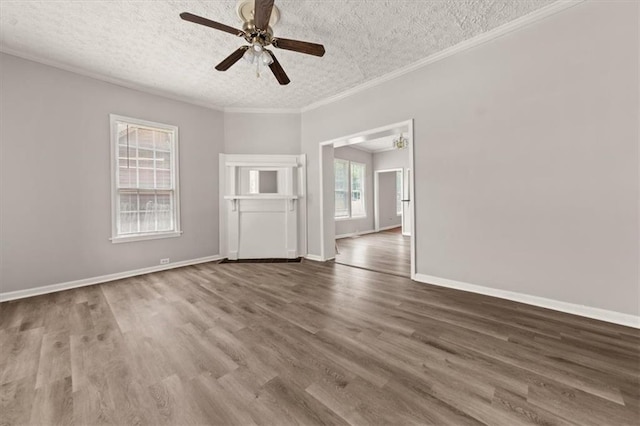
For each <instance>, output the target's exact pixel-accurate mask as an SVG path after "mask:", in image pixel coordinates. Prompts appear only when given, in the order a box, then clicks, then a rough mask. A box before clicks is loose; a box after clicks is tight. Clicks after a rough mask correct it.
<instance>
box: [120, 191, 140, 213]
mask: <svg viewBox="0 0 640 426" xmlns="http://www.w3.org/2000/svg"><path fill="white" fill-rule="evenodd" d="M120 211H121V212H136V211H138V195H137V194H120Z"/></svg>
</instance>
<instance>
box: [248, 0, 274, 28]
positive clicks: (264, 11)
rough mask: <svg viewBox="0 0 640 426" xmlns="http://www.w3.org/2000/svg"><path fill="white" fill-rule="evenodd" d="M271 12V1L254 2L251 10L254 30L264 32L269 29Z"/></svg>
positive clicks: (260, 0)
mask: <svg viewBox="0 0 640 426" xmlns="http://www.w3.org/2000/svg"><path fill="white" fill-rule="evenodd" d="M272 10H273V0H255V7H254V9H253V23H254V24H255V26H256V28H259V29H261V30H266V29H267V28H269V19H271V11H272Z"/></svg>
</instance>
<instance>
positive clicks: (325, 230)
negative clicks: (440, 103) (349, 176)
mask: <svg viewBox="0 0 640 426" xmlns="http://www.w3.org/2000/svg"><path fill="white" fill-rule="evenodd" d="M405 126H406V127H407V128H408V131H407V138H408V139H409V167H408V169H410V170H411V171H412V172H411V177H410V179H409V185H410V188H409V200H410V201H409V207H408V208H409V209H410V210H411V214H410V216H411V218H410V221H409V222H410V224H411V237H410V238H411V279H415V276H416V232H415V229H416V228H415V217H416V207H415V202H414V200H415V177H414V176H415V173H413V170H415V165H414V161H415V160H414V154H413V144H414V141H415V137H414V132H413V118H412V119H410V120H406V121H401V122H398V123H392V124H388V125H386V126H382V127H378V128H375V129H369V130H364V131H361V132H358V133H354V134H352V135H348V136H342V137H339V138H335V139H331V140H328V141H324V142H320V144H319V146H318V153H319V156H318V159H319V163H320V170H319V172H320V173H319V175H320V176H319V177H320V259H319V260H321V261H327V260H330V259H333V258H334V257H335V244H333V245H328V244H327V243H326V242H325V241H335V234H336V230H335V218H334V217H333V214H331V215H330V217H326V215H325V214H324V205H325V203H327V202H329V203H330V201H329V200H325V194H324V190H325V188H324V184H323V168H324V161H325V159H324V156H323V150H324V149H326V148H328V146H329V145H330V146H331V147H333V145H334V144H335V143H336V142H340V146H348V145H353V144H356V143H359V142H362V141H363V140H364V139H363V137H364V136H367V135H370V134H374V133H379V132H383V131H387V130H392V129H396V128H399V127H405ZM345 141H346V143H345ZM331 225H333V226H331ZM328 237H331V238H328Z"/></svg>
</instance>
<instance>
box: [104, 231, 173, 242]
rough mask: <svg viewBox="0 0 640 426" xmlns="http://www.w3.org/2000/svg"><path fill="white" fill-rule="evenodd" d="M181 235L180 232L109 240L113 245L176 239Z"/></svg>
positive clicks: (128, 236) (129, 236)
mask: <svg viewBox="0 0 640 426" xmlns="http://www.w3.org/2000/svg"><path fill="white" fill-rule="evenodd" d="M181 235H182V231H171V232H162V233H157V234H138V235H127V236H126V237H112V238H109V239H110V240H111V242H112V243H113V244H120V243H129V242H133V241H144V240H159V239H162V238H176V237H179V236H181Z"/></svg>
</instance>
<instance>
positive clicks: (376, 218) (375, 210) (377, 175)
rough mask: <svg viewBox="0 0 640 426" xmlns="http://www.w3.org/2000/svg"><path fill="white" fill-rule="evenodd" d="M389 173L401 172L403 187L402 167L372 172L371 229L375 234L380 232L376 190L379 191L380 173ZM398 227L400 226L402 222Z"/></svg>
mask: <svg viewBox="0 0 640 426" xmlns="http://www.w3.org/2000/svg"><path fill="white" fill-rule="evenodd" d="M391 172H396V173H397V172H401V174H402V184H403V185H404V169H403V168H402V167H398V168H397V169H383V170H374V172H373V214H374V216H373V227H374V229H375V231H376V232H379V231H380V196H379V194H378V190H379V189H380V173H391ZM400 226H402V222H401V223H400ZM394 228H395V226H394Z"/></svg>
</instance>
